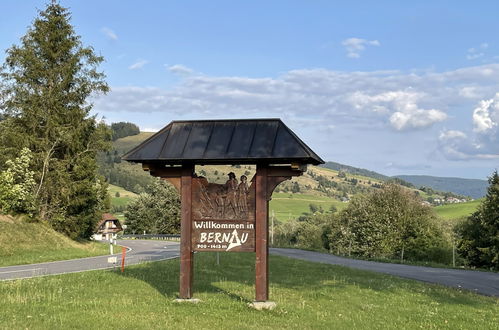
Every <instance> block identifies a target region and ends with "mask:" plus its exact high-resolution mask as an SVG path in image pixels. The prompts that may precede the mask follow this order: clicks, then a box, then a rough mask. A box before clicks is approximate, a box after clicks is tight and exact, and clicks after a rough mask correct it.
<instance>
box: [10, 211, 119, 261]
mask: <svg viewBox="0 0 499 330" xmlns="http://www.w3.org/2000/svg"><path fill="white" fill-rule="evenodd" d="M108 252H109V250H108V247H107V246H106V245H105V244H99V243H95V242H88V243H79V242H75V241H73V240H70V239H69V238H67V237H66V236H64V235H62V234H59V233H57V232H55V231H54V230H53V229H52V228H50V227H48V226H46V225H44V224H41V223H26V222H24V221H22V220H21V219H18V218H16V219H15V218H12V217H10V216H3V215H0V266H11V265H21V264H30V263H39V262H46V261H56V260H65V259H73V258H83V257H91V256H97V255H104V254H107V253H108Z"/></svg>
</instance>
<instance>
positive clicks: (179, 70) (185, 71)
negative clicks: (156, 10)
mask: <svg viewBox="0 0 499 330" xmlns="http://www.w3.org/2000/svg"><path fill="white" fill-rule="evenodd" d="M165 66H166V69H167V70H168V71H170V72H171V73H173V74H178V75H181V76H183V75H190V74H192V73H193V72H194V70H192V69H191V68H188V67H186V66H185V65H182V64H175V65H171V66H169V65H166V64H165Z"/></svg>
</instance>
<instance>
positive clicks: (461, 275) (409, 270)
mask: <svg viewBox="0 0 499 330" xmlns="http://www.w3.org/2000/svg"><path fill="white" fill-rule="evenodd" d="M118 244H119V245H122V246H127V247H128V248H129V251H128V252H127V254H126V260H125V264H126V265H131V264H138V263H141V262H147V261H158V260H166V259H172V258H177V257H178V256H179V246H180V244H179V243H178V242H168V241H155V240H120V241H118ZM270 253H272V254H274V255H280V256H285V257H290V258H295V259H302V260H307V261H313V262H321V263H326V264H332V265H341V266H346V267H350V268H356V269H362V270H368V271H374V272H378V273H385V274H390V275H395V276H400V277H405V278H410V279H414V280H418V281H423V282H429V283H436V284H442V285H445V286H449V287H453V288H461V289H467V290H471V291H473V292H476V293H479V294H483V295H488V296H496V297H499V274H498V273H492V272H480V271H471V270H460V269H445V268H431V267H420V266H409V265H399V264H389V263H382V262H373V261H364V260H355V259H348V258H342V257H337V256H334V255H331V254H326V253H319V252H312V251H304V250H297V249H280V248H271V249H270ZM115 256H116V257H117V263H116V264H110V263H108V257H109V255H106V256H100V257H91V258H83V259H74V260H66V261H54V262H46V263H40V264H31V265H21V266H10V267H0V280H12V279H20V278H29V277H37V276H46V275H55V274H65V273H75V272H83V271H87V270H96V269H107V268H113V267H119V266H120V265H121V253H119V254H116V255H115Z"/></svg>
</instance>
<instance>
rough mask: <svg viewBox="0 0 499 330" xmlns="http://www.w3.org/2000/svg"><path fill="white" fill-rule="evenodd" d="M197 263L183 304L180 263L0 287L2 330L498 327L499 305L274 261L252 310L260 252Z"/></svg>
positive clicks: (206, 256) (200, 258) (203, 256)
mask: <svg viewBox="0 0 499 330" xmlns="http://www.w3.org/2000/svg"><path fill="white" fill-rule="evenodd" d="M220 259H221V260H220V265H219V266H217V265H216V263H215V254H212V253H199V254H196V257H195V281H194V283H195V284H194V291H195V297H197V298H200V299H201V300H202V302H201V303H200V304H197V305H194V304H188V303H183V304H178V303H174V302H173V300H174V298H176V296H177V294H178V284H177V283H178V268H179V265H178V260H169V261H163V262H156V263H147V264H143V265H138V266H131V267H128V268H127V269H126V271H125V274H124V275H122V274H121V273H119V272H117V271H92V272H85V273H76V274H67V275H59V276H53V277H45V278H34V279H27V280H19V281H9V282H3V283H0V297H2V299H0V310H1V311H2V312H1V313H0V328H3V329H21V328H22V329H24V328H29V329H103V328H108V329H109V328H113V329H419V328H425V329H428V328H429V329H497V324H499V303H498V299H496V298H490V297H483V296H478V295H475V294H473V293H469V292H460V291H458V290H454V289H448V288H444V287H440V286H436V285H429V284H424V283H420V282H416V281H411V280H404V279H399V278H395V277H391V276H388V275H381V274H375V273H370V272H365V271H357V270H350V269H348V268H344V267H339V266H331V265H325V264H318V263H309V262H304V261H299V260H293V259H288V258H283V257H277V256H271V259H270V280H271V281H270V290H271V299H272V300H274V301H275V302H276V303H277V305H278V306H277V308H276V309H275V310H273V311H260V312H259V311H255V310H252V309H250V308H249V307H248V306H247V304H248V302H251V301H252V299H253V296H254V289H253V282H254V271H253V269H254V254H251V253H226V254H222V255H221V258H220Z"/></svg>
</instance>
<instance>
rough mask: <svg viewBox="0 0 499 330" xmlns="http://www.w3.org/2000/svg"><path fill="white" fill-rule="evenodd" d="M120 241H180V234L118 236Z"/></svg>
mask: <svg viewBox="0 0 499 330" xmlns="http://www.w3.org/2000/svg"><path fill="white" fill-rule="evenodd" d="M117 238H118V239H156V240H168V241H180V235H179V234H142V235H118V237H117Z"/></svg>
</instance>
